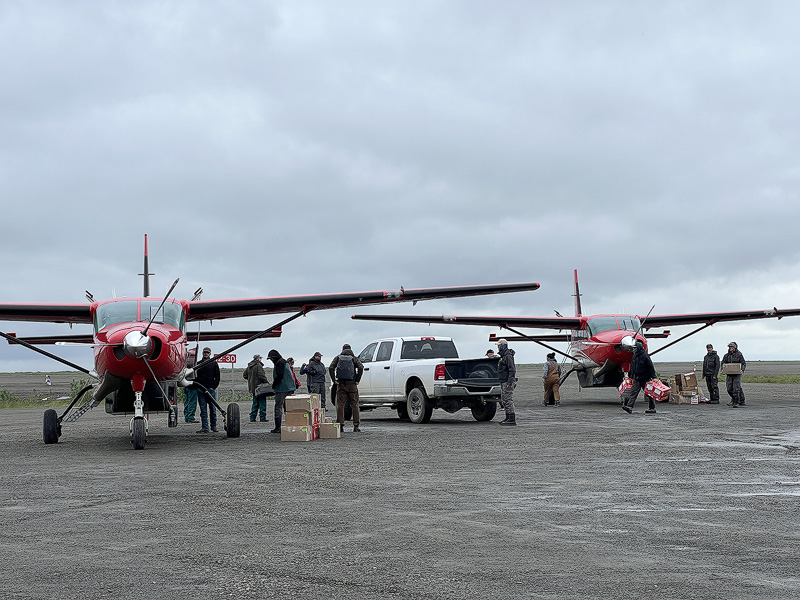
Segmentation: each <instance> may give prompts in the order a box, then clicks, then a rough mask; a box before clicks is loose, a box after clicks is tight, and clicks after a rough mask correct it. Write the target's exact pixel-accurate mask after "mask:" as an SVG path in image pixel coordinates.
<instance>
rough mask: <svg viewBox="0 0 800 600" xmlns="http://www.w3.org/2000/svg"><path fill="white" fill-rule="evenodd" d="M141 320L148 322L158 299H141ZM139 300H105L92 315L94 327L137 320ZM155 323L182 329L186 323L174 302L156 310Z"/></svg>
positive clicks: (179, 306)
mask: <svg viewBox="0 0 800 600" xmlns="http://www.w3.org/2000/svg"><path fill="white" fill-rule="evenodd" d="M141 304H142V319H141V320H142V321H147V322H149V321H150V319H151V318H152V316H153V315H154V314H155V311H156V310H157V309H158V305H159V304H161V301H160V300H142V301H141ZM138 313H139V301H138V300H120V301H118V302H107V303H105V304H101V305H100V306H98V307H97V312H96V313H95V315H94V329H95V331H100V330H101V329H105V328H106V327H108V326H110V325H116V324H118V323H131V322H134V321H138V320H139V314H138ZM153 322H155V323H166V324H167V325H172V326H173V327H177V328H178V329H180V330H181V331H184V327H185V325H186V323H185V321H184V314H183V308H182V307H181V305H180V304H178V303H174V302H167V303H166V304H164V307H163V308H162V309H161V310H159V311H158V315H157V316H156V318H155V319H154V321H153Z"/></svg>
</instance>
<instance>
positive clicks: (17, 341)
mask: <svg viewBox="0 0 800 600" xmlns="http://www.w3.org/2000/svg"><path fill="white" fill-rule="evenodd" d="M0 336H2V337H4V338H6V339H7V340H8V341H9V342H11V343H12V344H21V345H22V346H25V347H26V348H27V349H28V350H33V351H34V352H38V353H39V354H44V355H45V356H46V357H47V358H52V359H53V360H57V361H58V362H60V363H63V364H65V365H67V366H68V367H72V368H73V369H75V370H76V371H80V372H81V373H86V374H87V375H88V376H89V377H93V378H94V379H97V375H93V374H92V373H91V372H90V371H89V370H88V369H84V368H83V367H80V366H78V365H76V364H75V363H73V362H69V361H68V360H67V359H65V358H61V357H60V356H56V355H55V354H51V353H50V352H48V351H47V350H42V349H41V348H37V347H36V346H33V345H31V344H29V343H28V342H26V341H24V340H21V339H19V338H17V337H12V336H10V335H8V334H7V333H3V332H2V331H0Z"/></svg>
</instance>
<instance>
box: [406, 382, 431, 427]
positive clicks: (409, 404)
mask: <svg viewBox="0 0 800 600" xmlns="http://www.w3.org/2000/svg"><path fill="white" fill-rule="evenodd" d="M406 410H407V412H408V418H409V420H410V421H411V422H412V423H418V424H419V423H427V422H428V421H430V420H431V416H432V415H433V404H431V402H430V400H428V394H426V393H425V389H424V388H422V387H419V386H417V387H415V388H413V389H412V390H411V391H410V392H408V397H407V398H406Z"/></svg>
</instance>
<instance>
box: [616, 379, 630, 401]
mask: <svg viewBox="0 0 800 600" xmlns="http://www.w3.org/2000/svg"><path fill="white" fill-rule="evenodd" d="M632 387H633V379H631V378H630V377H626V378H625V379H623V380H622V383H620V384H619V387H618V388H617V389H618V390H619V395H620V396H622V394H624V393H625V391H626V390H629V389H630V388H632Z"/></svg>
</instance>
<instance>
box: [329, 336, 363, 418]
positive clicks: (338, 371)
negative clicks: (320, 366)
mask: <svg viewBox="0 0 800 600" xmlns="http://www.w3.org/2000/svg"><path fill="white" fill-rule="evenodd" d="M328 373H330V376H331V379H333V381H334V382H335V383H336V422H337V423H339V429H340V430H341V431H342V433H344V409H345V406H347V403H348V402H349V403H350V406H351V407H352V409H353V432H354V433H358V432H359V431H361V413H360V412H359V410H358V383H359V381H361V376H362V375H363V374H364V365H363V364H361V361H360V360H359V359H358V357H357V356H356V355H354V354H353V350H352V348H350V344H345V345H344V346H342V352H341V354H339V356H337V357H335V358H334V359H333V360H332V361H331V364H330V366H329V367H328Z"/></svg>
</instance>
